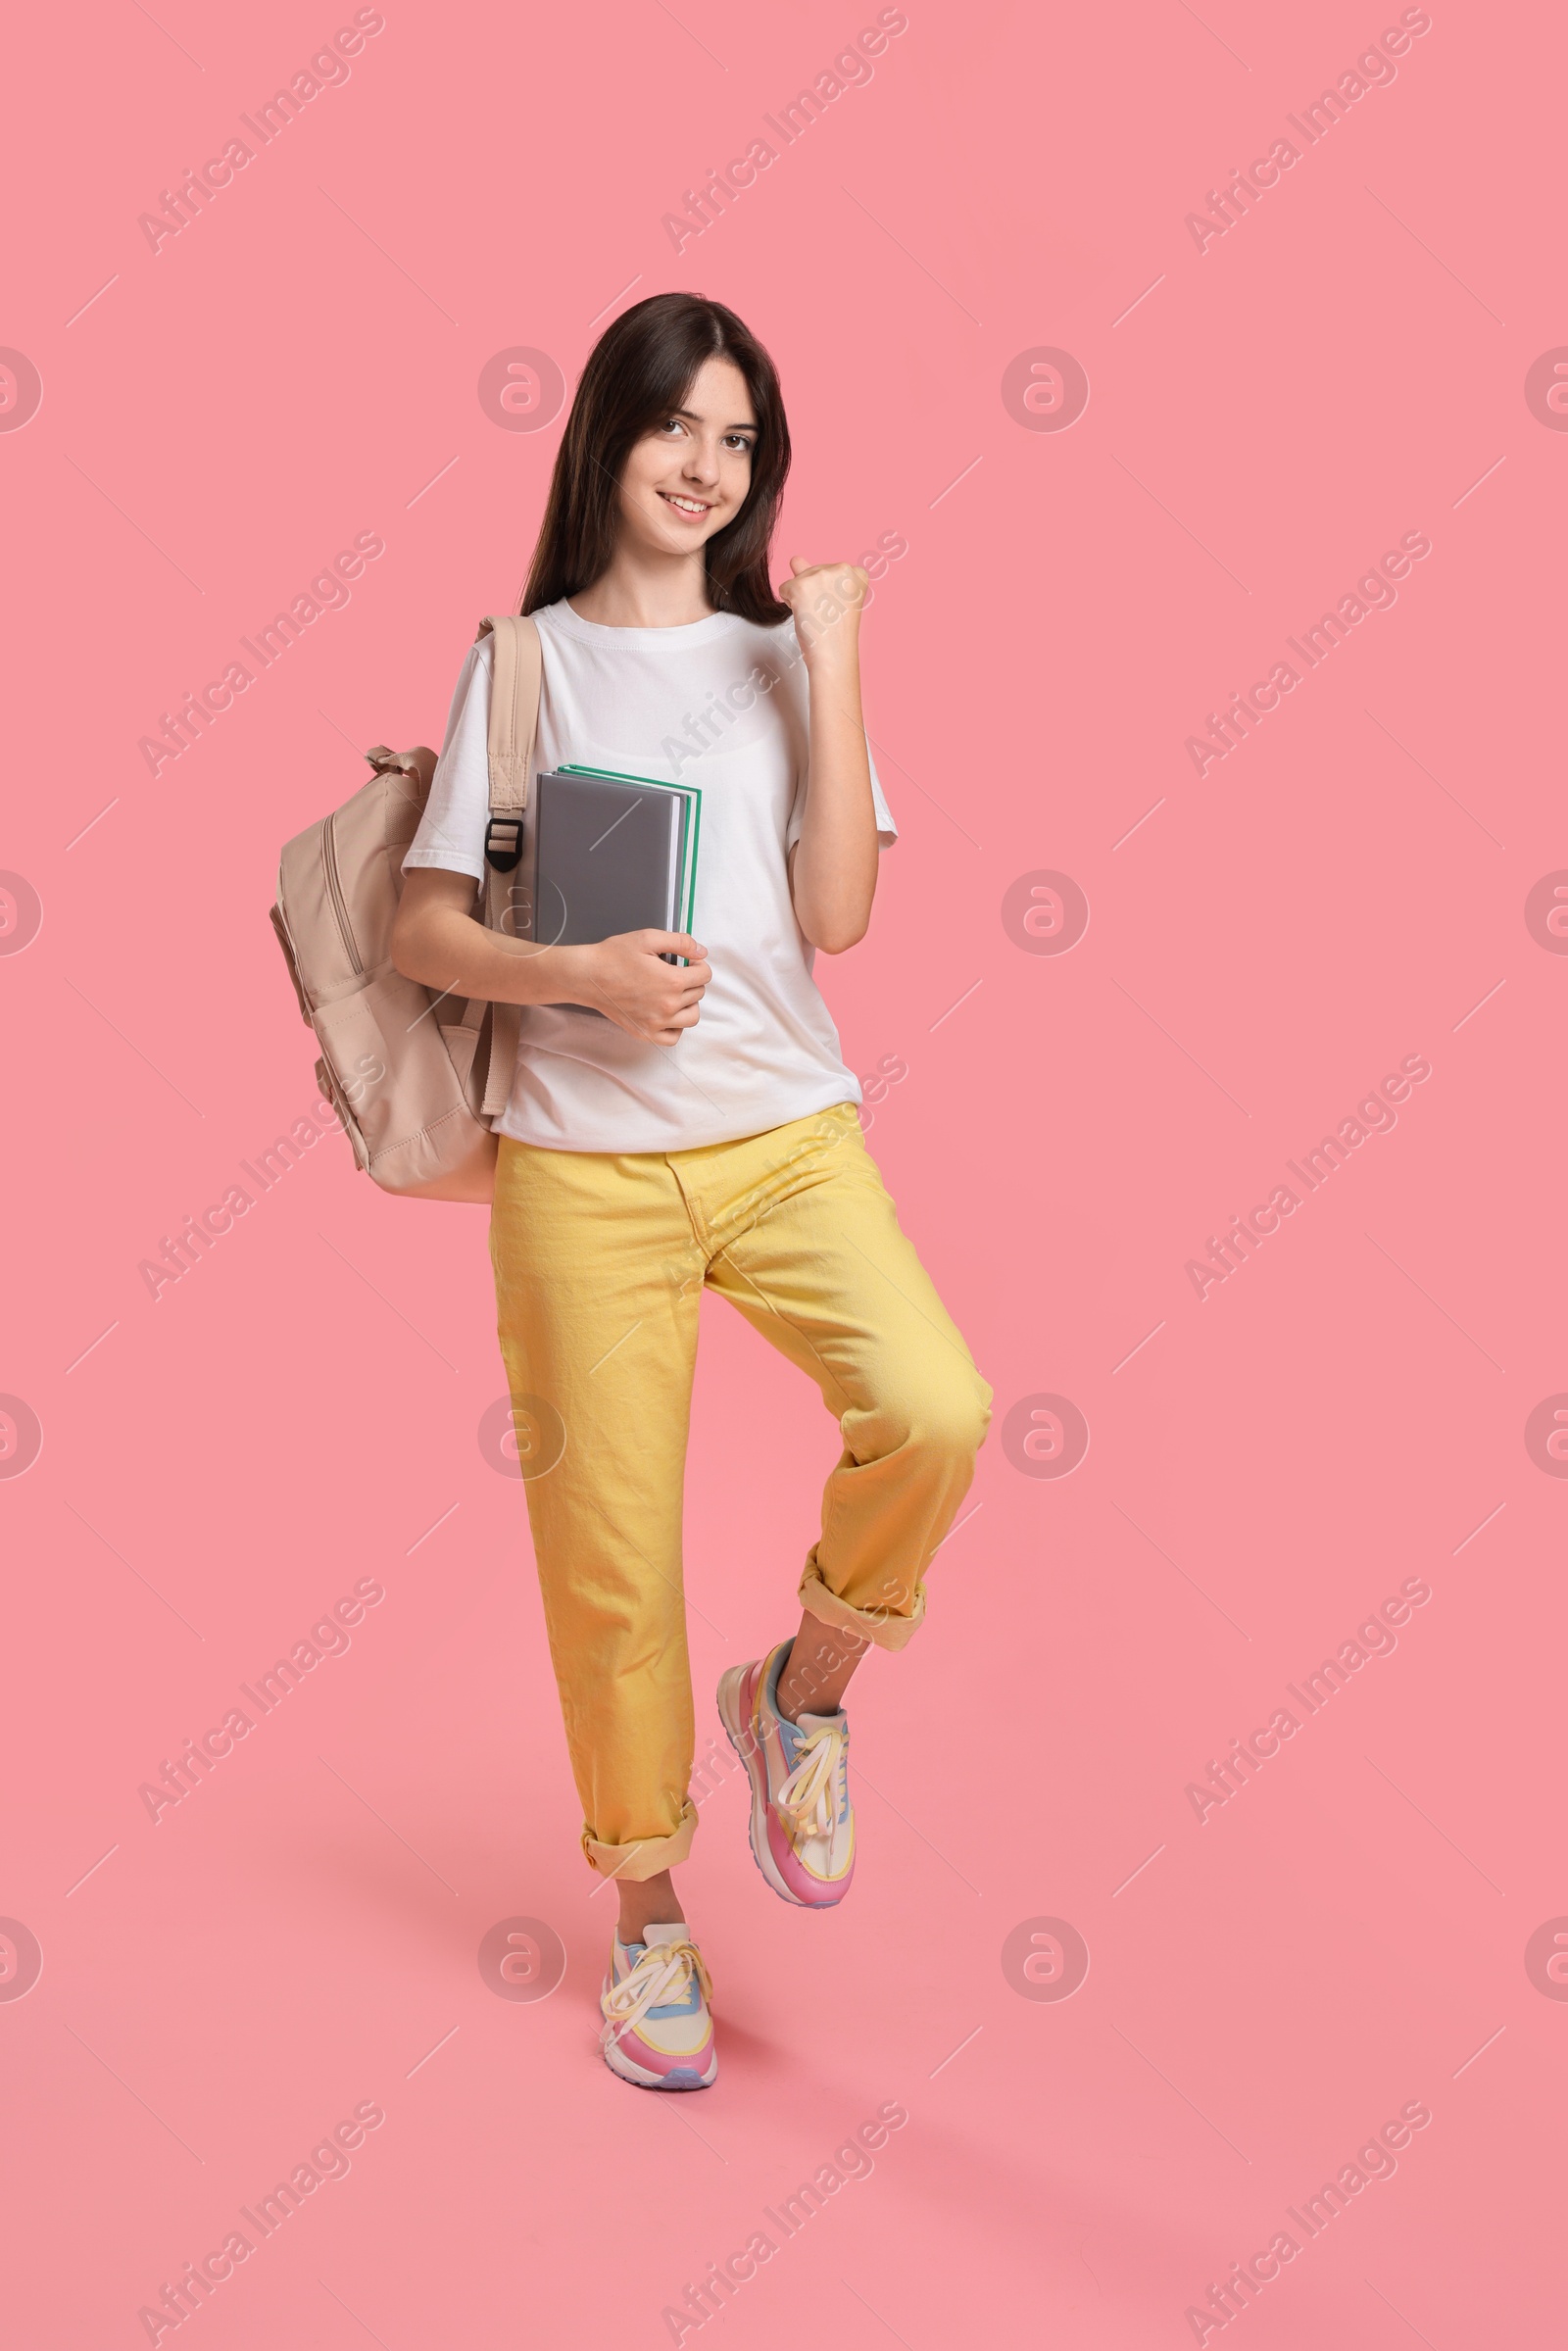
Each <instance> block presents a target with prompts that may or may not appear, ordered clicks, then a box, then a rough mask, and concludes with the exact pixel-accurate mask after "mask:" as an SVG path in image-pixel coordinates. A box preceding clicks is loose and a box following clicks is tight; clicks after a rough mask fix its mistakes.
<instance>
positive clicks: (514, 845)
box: [484, 815, 522, 873]
mask: <svg viewBox="0 0 1568 2351" xmlns="http://www.w3.org/2000/svg"><path fill="white" fill-rule="evenodd" d="M484 861H485V863H486V864H487V865H490V866H493V867H494V869H495V871H496V872H497V873H511V872H512V871H513V870H514V868H515V867H516V866H517V865H519V864H520V863H521V862H522V818H521V816H519V815H499V816H492V817H491V819H490V821H489V823H488V824H487V825H486V826H485V828H484Z"/></svg>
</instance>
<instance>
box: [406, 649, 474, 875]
mask: <svg viewBox="0 0 1568 2351" xmlns="http://www.w3.org/2000/svg"><path fill="white" fill-rule="evenodd" d="M494 661H495V656H494V652H493V649H492V647H491V643H490V639H489V638H488V637H482V638H481V639H480V640H479V642H478V644H477V645H471V646H470V647H469V648H468V653H467V657H466V660H465V661H464V664H463V667H462V669H461V671H460V672H459V675H458V683H457V690H456V692H455V693H454V694H453V697H452V708H451V710H450V711H449V712H448V715H447V733H446V741H445V743H444V744H443V746H442V750H441V757H440V759H437V761H436V765H435V775H434V777H433V779H432V781H431V784H430V797H429V799H428V800H427V801H426V802H425V804H424V814H423V816H422V817H421V818H420V820H419V829H418V831H417V833H416V834H415V836H414V840H413V842H412V844H411V846H410V849H409V854H408V856H407V857H405V858H404V860H403V870H404V872H405V873H407V872H408V871H409V869H410V867H411V866H415V865H435V866H439V867H440V868H441V869H442V870H443V871H445V872H447V873H466V874H467V875H469V876H470V878H471V879H472V880H474V881H476V882H482V881H483V879H484V836H485V827H486V825H487V824H488V822H489V820H490V750H489V736H490V679H491V675H492V671H493V667H494Z"/></svg>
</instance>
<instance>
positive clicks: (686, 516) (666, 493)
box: [659, 490, 713, 522]
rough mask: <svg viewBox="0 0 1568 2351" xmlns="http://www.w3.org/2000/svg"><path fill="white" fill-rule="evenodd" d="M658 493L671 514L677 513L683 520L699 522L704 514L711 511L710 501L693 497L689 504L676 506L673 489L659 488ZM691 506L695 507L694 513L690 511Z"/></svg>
mask: <svg viewBox="0 0 1568 2351" xmlns="http://www.w3.org/2000/svg"><path fill="white" fill-rule="evenodd" d="M659 495H660V497H661V498H662V500H663V502H664V504H665V505H666V506H667V507H668V508H669V509H670V511H671V513H672V514H679V516H680V518H681V520H682V521H683V522H701V521H702V520H703V519H704V517H705V516H706V515H708V514H711V513H712V511H713V509H712V505H711V503H708V502H705V501H703V500H702V499H695V498H694V499H693V500H691V502H690V506H677V505H676V504H675V496H676V493H674V492H673V491H670V490H661V491H660V493H659ZM692 508H695V509H696V512H695V513H693V512H692V511H691V509H692Z"/></svg>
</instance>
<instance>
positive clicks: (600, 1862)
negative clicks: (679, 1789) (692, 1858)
mask: <svg viewBox="0 0 1568 2351" xmlns="http://www.w3.org/2000/svg"><path fill="white" fill-rule="evenodd" d="M696 1834H697V1807H696V1805H695V1804H694V1803H693V1802H692V1800H691V1797H690V1796H688V1797H687V1799H686V1802H685V1804H684V1806H683V1807H682V1810H681V1816H680V1820H679V1823H678V1825H677V1826H676V1828H675V1829H674V1830H673V1831H672V1832H671V1834H670V1835H669V1836H668V1837H634V1838H632V1839H631V1841H630V1842H629V1843H626V1844H623V1845H607V1844H601V1843H600V1841H599V1839H598V1838H597V1837H590V1836H589V1834H588V1832H587V1830H586V1829H584V1831H583V1833H582V1849H583V1851H584V1853H585V1854H586V1855H587V1857H588V1861H589V1863H590V1866H591V1867H592V1868H594V1869H596V1870H597V1871H598V1872H599V1874H600V1876H601V1877H602V1878H624V1879H625V1880H626V1881H627V1882H628V1883H629V1884H631V1885H636V1884H638V1883H639V1882H640V1881H641V1880H642V1879H644V1878H657V1877H658V1875H659V1873H660V1871H661V1870H672V1869H673V1868H674V1867H675V1865H676V1864H677V1862H681V1861H684V1860H685V1859H686V1856H687V1854H688V1853H689V1852H690V1851H691V1849H692V1838H693V1837H695V1836H696Z"/></svg>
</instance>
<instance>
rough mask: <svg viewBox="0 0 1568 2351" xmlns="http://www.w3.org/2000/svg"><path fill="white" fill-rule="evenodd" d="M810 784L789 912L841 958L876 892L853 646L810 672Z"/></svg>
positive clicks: (872, 814) (860, 933)
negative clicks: (792, 905) (792, 906)
mask: <svg viewBox="0 0 1568 2351" xmlns="http://www.w3.org/2000/svg"><path fill="white" fill-rule="evenodd" d="M810 752H811V771H810V785H809V791H808V794H807V802H806V813H805V817H804V819H803V822H802V826H801V837H800V840H799V841H798V842H797V844H796V847H795V851H794V856H793V858H792V861H791V870H790V879H791V887H792V889H793V892H794V898H795V912H796V916H797V918H798V920H799V922H800V925H801V928H802V930H803V931H804V932H805V933H806V936H807V938H808V939H809V940H810V942H811V944H812V946H813V947H820V948H822V949H823V950H825V952H826V953H828V954H829V955H842V954H843V952H844V951H845V949H846V948H850V947H853V946H854V945H855V944H856V942H857V940H859V939H862V938H864V936H865V931H866V926H867V924H868V923H869V921H870V919H871V901H872V898H873V896H874V895H875V892H876V870H877V839H876V808H875V806H874V804H873V802H872V798H871V769H870V764H869V761H868V759H867V758H866V749H865V722H864V720H863V718H862V717H861V714H860V668H859V657H858V651H857V650H856V648H855V647H854V646H853V645H852V646H850V647H849V648H847V649H846V651H845V652H844V653H843V654H841V655H840V656H839V658H838V659H837V660H835V661H833V662H832V663H831V665H829V664H828V663H826V662H821V663H819V664H818V665H817V666H816V667H815V668H813V670H812V674H811V716H810Z"/></svg>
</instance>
